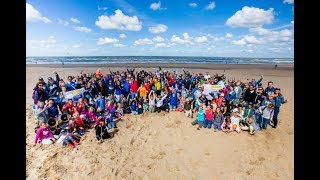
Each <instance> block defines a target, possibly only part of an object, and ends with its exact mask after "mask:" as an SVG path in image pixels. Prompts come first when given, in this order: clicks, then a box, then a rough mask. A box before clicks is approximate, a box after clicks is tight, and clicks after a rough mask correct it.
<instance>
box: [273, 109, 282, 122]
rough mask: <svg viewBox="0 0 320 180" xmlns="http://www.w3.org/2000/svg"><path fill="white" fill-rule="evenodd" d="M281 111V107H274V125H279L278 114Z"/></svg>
mask: <svg viewBox="0 0 320 180" xmlns="http://www.w3.org/2000/svg"><path fill="white" fill-rule="evenodd" d="M279 112H280V107H274V110H273V113H274V114H273V123H274V127H277V125H278V114H279Z"/></svg>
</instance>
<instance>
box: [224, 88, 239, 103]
mask: <svg viewBox="0 0 320 180" xmlns="http://www.w3.org/2000/svg"><path fill="white" fill-rule="evenodd" d="M236 98H237V94H236V92H235V91H234V88H233V86H230V87H229V91H228V94H227V96H226V101H227V104H231V103H232V102H233V101H234V100H235V99H236Z"/></svg>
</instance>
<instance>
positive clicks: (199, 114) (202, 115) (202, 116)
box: [197, 109, 205, 121]
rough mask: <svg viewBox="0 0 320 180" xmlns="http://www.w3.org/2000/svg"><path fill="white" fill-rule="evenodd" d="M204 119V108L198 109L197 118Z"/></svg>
mask: <svg viewBox="0 0 320 180" xmlns="http://www.w3.org/2000/svg"><path fill="white" fill-rule="evenodd" d="M204 119H205V113H204V111H203V109H201V110H199V111H198V115H197V120H198V121H204Z"/></svg>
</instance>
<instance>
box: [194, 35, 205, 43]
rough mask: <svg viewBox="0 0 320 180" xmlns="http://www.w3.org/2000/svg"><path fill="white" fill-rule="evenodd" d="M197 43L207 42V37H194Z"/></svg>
mask: <svg viewBox="0 0 320 180" xmlns="http://www.w3.org/2000/svg"><path fill="white" fill-rule="evenodd" d="M194 40H195V41H196V42H197V43H207V42H208V39H207V37H206V36H201V37H196V38H195V39H194Z"/></svg>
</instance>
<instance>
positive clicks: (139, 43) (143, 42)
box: [134, 38, 153, 46]
mask: <svg viewBox="0 0 320 180" xmlns="http://www.w3.org/2000/svg"><path fill="white" fill-rule="evenodd" d="M146 44H153V42H152V40H150V39H148V38H144V39H138V40H135V41H134V45H136V46H137V45H146Z"/></svg>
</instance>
